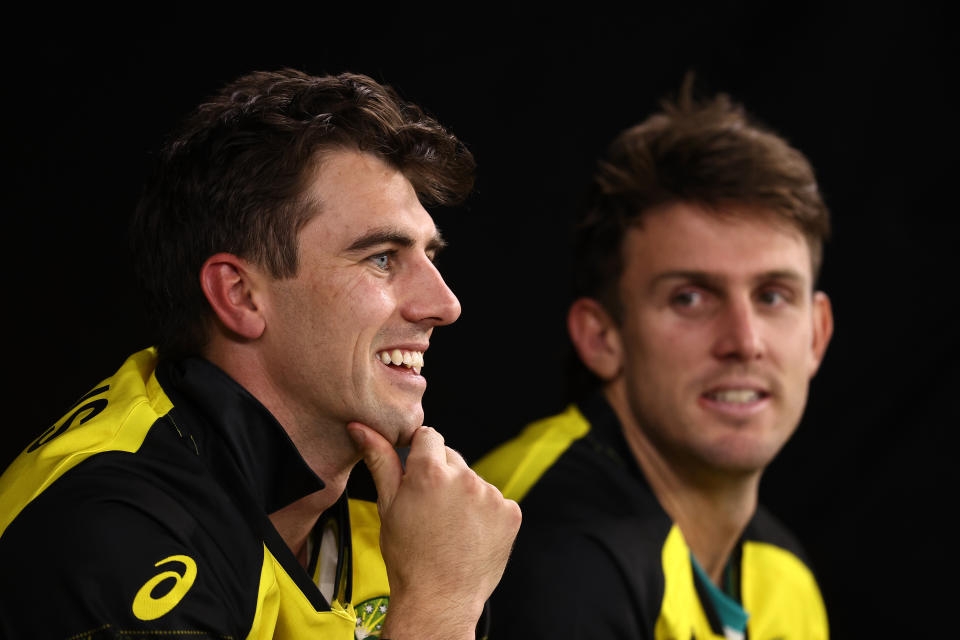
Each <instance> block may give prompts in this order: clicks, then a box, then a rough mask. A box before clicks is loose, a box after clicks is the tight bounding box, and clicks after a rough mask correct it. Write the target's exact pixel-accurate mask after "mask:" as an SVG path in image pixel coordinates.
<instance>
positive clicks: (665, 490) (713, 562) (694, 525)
mask: <svg viewBox="0 0 960 640" xmlns="http://www.w3.org/2000/svg"><path fill="white" fill-rule="evenodd" d="M605 395H606V396H607V400H608V401H609V402H610V404H611V405H612V406H613V409H614V412H615V413H616V414H617V417H618V418H619V420H620V424H621V425H622V428H623V433H624V437H625V438H626V440H627V444H628V445H629V447H630V451H631V453H633V455H634V457H635V458H636V460H637V463H638V464H639V466H640V469H641V470H642V471H643V475H644V477H645V478H646V479H647V482H648V483H649V484H650V488H651V489H652V490H653V493H654V495H655V496H656V498H657V501H658V502H659V503H660V506H662V507H663V509H664V511H666V512H667V514H668V515H669V516H670V518H671V519H672V520H673V521H674V522H675V523H676V524H677V526H678V527H679V528H680V532H681V533H682V534H683V537H684V539H685V540H686V542H687V545H688V546H689V547H690V551H691V552H692V553H693V555H694V557H696V559H697V561H698V562H699V563H700V566H702V567H703V569H704V570H705V571H706V573H707V575H708V576H710V579H711V580H713V582H714V584H716V585H718V586H719V585H720V580H721V577H722V575H723V569H724V567H726V565H727V562H728V561H729V559H730V554H731V553H732V552H733V549H734V547H735V546H736V544H737V540H739V539H740V536H741V535H742V534H743V531H744V529H745V528H746V526H747V523H749V521H750V518H752V517H753V514H754V512H755V511H756V508H757V493H758V489H759V483H760V473H761V472H760V471H756V472H754V473H746V474H744V473H726V472H723V471H720V470H711V469H703V468H692V467H691V466H689V465H684V464H682V463H678V462H677V461H675V460H672V459H671V458H670V457H669V456H668V455H666V454H665V453H664V452H663V451H661V450H660V449H659V448H658V447H656V446H655V445H654V443H652V442H651V441H650V439H649V438H648V437H647V434H646V433H645V432H644V430H643V428H642V427H641V426H640V424H639V423H638V422H637V420H636V418H635V416H634V414H633V412H632V411H630V409H629V405H628V403H627V400H626V396H625V394H624V393H623V392H621V391H618V390H617V389H616V388H615V387H608V388H607V389H605Z"/></svg>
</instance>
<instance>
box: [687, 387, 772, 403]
mask: <svg viewBox="0 0 960 640" xmlns="http://www.w3.org/2000/svg"><path fill="white" fill-rule="evenodd" d="M769 396H770V394H769V393H767V392H766V391H760V390H757V389H721V390H717V391H707V392H706V393H704V394H703V397H704V398H706V399H707V400H711V401H713V402H722V403H724V404H735V405H747V404H753V403H754V402H759V401H760V400H763V399H764V398H768V397H769Z"/></svg>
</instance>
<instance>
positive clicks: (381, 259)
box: [370, 251, 393, 271]
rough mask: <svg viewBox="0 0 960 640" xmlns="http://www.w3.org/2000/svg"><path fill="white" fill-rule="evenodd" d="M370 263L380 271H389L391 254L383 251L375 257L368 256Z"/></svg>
mask: <svg viewBox="0 0 960 640" xmlns="http://www.w3.org/2000/svg"><path fill="white" fill-rule="evenodd" d="M370 261H371V262H373V266H375V267H376V268H377V269H380V270H381V271H389V270H390V267H391V266H393V252H392V251H385V252H383V253H378V254H376V255H373V256H370Z"/></svg>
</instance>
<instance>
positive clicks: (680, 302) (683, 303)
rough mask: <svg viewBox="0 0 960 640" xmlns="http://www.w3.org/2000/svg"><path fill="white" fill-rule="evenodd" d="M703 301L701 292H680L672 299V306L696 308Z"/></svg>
mask: <svg viewBox="0 0 960 640" xmlns="http://www.w3.org/2000/svg"><path fill="white" fill-rule="evenodd" d="M702 301H703V294H702V293H700V292H699V291H679V292H677V293H675V294H674V295H673V297H672V298H671V299H670V302H671V304H673V305H675V306H678V307H694V306H696V305H698V304H700V303H701V302H702Z"/></svg>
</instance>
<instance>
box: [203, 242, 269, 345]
mask: <svg viewBox="0 0 960 640" xmlns="http://www.w3.org/2000/svg"><path fill="white" fill-rule="evenodd" d="M257 282H259V272H258V270H257V269H256V267H254V266H253V265H251V264H250V263H248V262H247V261H246V260H242V259H241V258H238V257H237V256H235V255H233V254H231V253H217V254H214V255H212V256H210V257H209V258H207V260H206V262H204V263H203V266H202V267H200V286H201V288H202V289H203V294H204V295H205V296H206V297H207V301H208V302H209V303H210V306H211V307H212V308H213V312H214V313H215V314H216V315H217V318H218V319H219V320H220V322H221V323H222V324H223V326H225V327H226V328H227V329H229V330H230V331H232V332H233V333H235V334H237V335H239V336H241V337H243V338H247V339H249V340H254V339H256V338H259V337H260V336H261V335H262V334H263V330H264V329H265V328H266V321H265V319H264V317H263V310H262V308H261V306H260V305H259V304H258V297H259V290H258V288H257V286H256V284H257Z"/></svg>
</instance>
